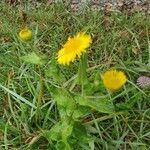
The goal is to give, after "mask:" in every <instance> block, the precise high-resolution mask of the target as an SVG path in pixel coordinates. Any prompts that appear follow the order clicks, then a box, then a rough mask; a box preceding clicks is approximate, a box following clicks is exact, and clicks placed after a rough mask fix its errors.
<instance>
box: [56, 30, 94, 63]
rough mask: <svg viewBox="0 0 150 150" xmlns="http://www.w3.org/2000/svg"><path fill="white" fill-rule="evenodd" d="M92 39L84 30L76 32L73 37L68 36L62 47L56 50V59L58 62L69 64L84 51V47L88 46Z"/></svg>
mask: <svg viewBox="0 0 150 150" xmlns="http://www.w3.org/2000/svg"><path fill="white" fill-rule="evenodd" d="M91 43H92V39H91V36H90V35H87V34H85V33H84V32H81V33H78V34H77V35H76V36H74V37H72V38H71V37H69V38H68V41H67V42H66V43H65V44H64V46H63V48H62V49H60V50H59V51H58V58H57V61H58V63H59V64H63V65H69V64H70V62H74V61H75V59H76V58H77V57H78V58H80V57H81V55H82V53H84V52H86V48H88V47H89V46H90V44H91Z"/></svg>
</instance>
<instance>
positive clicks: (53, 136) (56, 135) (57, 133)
mask: <svg viewBox="0 0 150 150" xmlns="http://www.w3.org/2000/svg"><path fill="white" fill-rule="evenodd" d="M43 136H44V137H45V138H46V139H47V140H48V141H51V140H52V141H58V140H60V139H61V122H58V123H56V124H55V125H54V126H53V127H52V128H51V129H50V130H49V131H47V130H46V131H43Z"/></svg>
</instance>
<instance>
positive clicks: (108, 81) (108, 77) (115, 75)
mask: <svg viewBox="0 0 150 150" xmlns="http://www.w3.org/2000/svg"><path fill="white" fill-rule="evenodd" d="M102 80H103V83H104V85H105V87H106V88H107V89H109V90H110V91H116V90H118V89H120V88H121V87H122V86H123V85H124V84H125V83H126V81H127V77H126V75H125V74H124V72H122V71H117V70H109V71H106V72H105V73H104V74H103V75H102Z"/></svg>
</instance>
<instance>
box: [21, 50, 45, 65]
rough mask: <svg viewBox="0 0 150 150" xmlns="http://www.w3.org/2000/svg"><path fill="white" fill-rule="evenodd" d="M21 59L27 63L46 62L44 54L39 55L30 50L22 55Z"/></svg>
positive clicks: (40, 63) (42, 63)
mask: <svg viewBox="0 0 150 150" xmlns="http://www.w3.org/2000/svg"><path fill="white" fill-rule="evenodd" d="M21 59H22V60H24V61H25V62H27V63H31V64H35V65H44V64H45V63H46V56H44V55H43V56H39V55H37V54H36V53H35V52H32V53H30V54H28V55H26V56H22V57H21Z"/></svg>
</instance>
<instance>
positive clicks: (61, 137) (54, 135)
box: [43, 120, 73, 150]
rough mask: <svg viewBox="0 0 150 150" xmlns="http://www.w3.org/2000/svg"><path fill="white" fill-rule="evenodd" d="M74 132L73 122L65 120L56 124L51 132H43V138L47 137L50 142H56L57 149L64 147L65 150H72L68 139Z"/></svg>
mask: <svg viewBox="0 0 150 150" xmlns="http://www.w3.org/2000/svg"><path fill="white" fill-rule="evenodd" d="M72 131H73V122H70V121H68V120H64V121H60V122H58V123H56V124H55V125H54V126H53V127H52V128H51V129H50V131H43V136H44V137H46V138H47V140H48V141H51V140H52V141H56V142H57V144H56V147H60V146H64V150H71V146H70V144H69V142H68V138H69V137H70V136H71V134H72ZM60 141H61V142H60ZM62 142H63V143H64V144H63V143H62Z"/></svg>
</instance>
